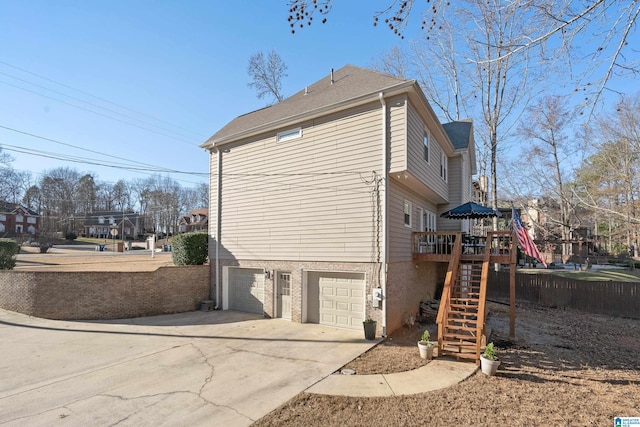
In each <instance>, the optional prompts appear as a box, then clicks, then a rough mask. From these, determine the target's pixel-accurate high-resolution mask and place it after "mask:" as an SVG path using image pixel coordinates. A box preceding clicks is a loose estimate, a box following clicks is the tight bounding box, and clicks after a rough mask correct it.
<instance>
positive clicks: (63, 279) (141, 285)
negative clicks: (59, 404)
mask: <svg viewBox="0 0 640 427" xmlns="http://www.w3.org/2000/svg"><path fill="white" fill-rule="evenodd" d="M207 299H209V266H208V265H194V266H169V267H160V268H158V269H157V270H155V271H145V272H61V271H58V272H54V271H24V272H23V271H15V270H3V271H0V308H3V309H5V310H11V311H16V312H18V313H23V314H27V315H30V316H36V317H43V318H46V319H57V320H94V319H122V318H129V317H142V316H155V315H159V314H170V313H180V312H185V311H193V310H196V309H198V308H199V307H200V302H201V301H204V300H207Z"/></svg>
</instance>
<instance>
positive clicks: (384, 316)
mask: <svg viewBox="0 0 640 427" xmlns="http://www.w3.org/2000/svg"><path fill="white" fill-rule="evenodd" d="M378 97H379V98H380V104H382V189H383V191H382V203H381V204H382V215H380V217H381V220H382V245H380V246H381V248H380V252H381V254H380V255H381V256H380V262H381V263H382V266H381V270H382V275H381V277H380V288H381V289H382V336H383V337H386V336H387V242H388V241H389V236H388V233H389V231H388V228H387V184H388V179H389V174H388V173H387V164H388V158H387V156H388V153H387V103H386V102H385V101H384V93H383V92H380V94H379V95H378Z"/></svg>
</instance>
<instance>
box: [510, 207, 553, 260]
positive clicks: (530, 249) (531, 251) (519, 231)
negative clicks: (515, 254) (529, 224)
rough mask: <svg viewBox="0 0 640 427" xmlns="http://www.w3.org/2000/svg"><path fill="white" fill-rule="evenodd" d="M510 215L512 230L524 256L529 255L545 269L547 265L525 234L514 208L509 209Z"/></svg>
mask: <svg viewBox="0 0 640 427" xmlns="http://www.w3.org/2000/svg"><path fill="white" fill-rule="evenodd" d="M511 213H512V215H513V229H514V230H515V232H516V236H518V243H520V247H521V248H522V250H523V251H524V253H525V254H527V255H529V256H530V257H531V258H535V259H537V260H538V261H540V262H541V263H542V265H544V268H547V263H546V262H544V260H543V259H542V256H541V255H540V251H539V250H538V247H537V246H536V245H535V243H533V241H532V240H531V237H529V233H527V229H526V228H524V226H523V225H522V221H520V215H518V212H516V210H515V208H511Z"/></svg>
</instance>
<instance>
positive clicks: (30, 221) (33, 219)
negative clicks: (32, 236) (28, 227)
mask: <svg viewBox="0 0 640 427" xmlns="http://www.w3.org/2000/svg"><path fill="white" fill-rule="evenodd" d="M35 223H36V217H35V216H28V217H27V224H35Z"/></svg>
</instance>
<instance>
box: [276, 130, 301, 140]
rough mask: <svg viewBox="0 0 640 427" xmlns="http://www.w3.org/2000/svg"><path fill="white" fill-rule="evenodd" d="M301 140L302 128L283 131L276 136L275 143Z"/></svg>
mask: <svg viewBox="0 0 640 427" xmlns="http://www.w3.org/2000/svg"><path fill="white" fill-rule="evenodd" d="M297 138H302V128H296V129H290V130H285V131H284V132H279V133H278V134H277V135H276V142H284V141H290V140H292V139H297Z"/></svg>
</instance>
